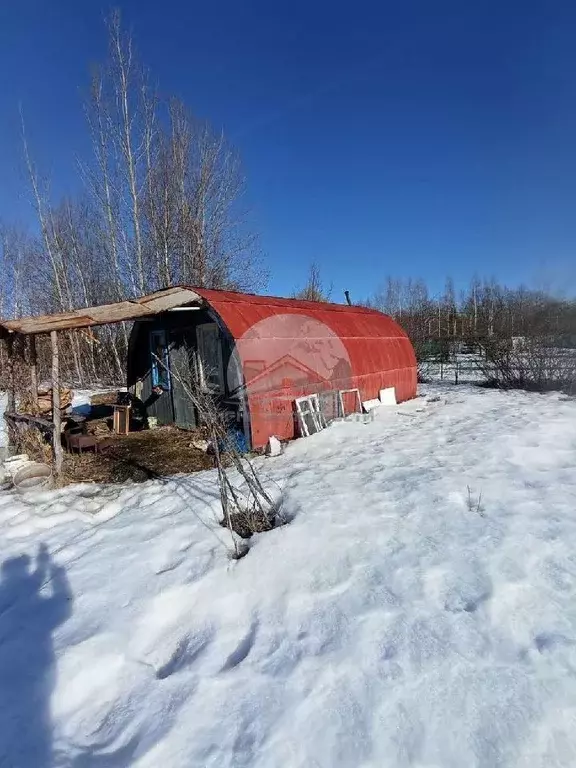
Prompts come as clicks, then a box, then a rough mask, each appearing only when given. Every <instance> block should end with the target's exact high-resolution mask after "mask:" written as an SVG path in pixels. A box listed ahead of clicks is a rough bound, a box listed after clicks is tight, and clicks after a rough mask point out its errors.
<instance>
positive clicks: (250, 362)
mask: <svg viewBox="0 0 576 768" xmlns="http://www.w3.org/2000/svg"><path fill="white" fill-rule="evenodd" d="M192 290H194V291H195V292H196V293H197V294H199V295H200V296H201V297H202V298H203V299H204V300H205V301H206V302H207V304H208V305H209V306H210V307H211V309H212V310H213V312H215V313H216V315H217V316H218V318H219V319H220V322H221V324H222V325H223V326H224V327H225V328H226V329H227V330H228V332H229V333H230V335H231V336H232V338H233V339H234V342H235V347H236V352H237V360H238V361H239V363H240V365H241V368H242V372H243V376H244V384H245V387H246V394H247V401H248V402H247V404H248V408H249V412H250V432H251V442H252V445H253V447H260V446H263V445H264V444H265V443H266V441H267V440H268V437H270V436H271V435H273V434H274V435H276V436H277V437H280V438H283V439H289V438H291V437H294V427H295V422H294V413H293V401H294V398H296V397H300V396H302V395H307V394H312V393H315V392H318V391H319V390H320V391H321V390H331V389H339V390H342V389H353V388H358V389H359V390H360V398H361V400H362V401H365V400H371V399H373V398H377V397H378V395H379V391H380V390H381V389H384V388H386V387H394V389H395V390H396V398H397V400H398V402H401V401H403V400H409V399H410V398H413V397H415V396H416V385H417V365H416V356H415V354H414V349H413V347H412V344H411V342H410V340H409V338H408V336H407V335H406V333H405V332H404V331H403V330H402V328H401V327H400V326H399V325H398V324H397V323H396V322H395V321H394V320H393V319H392V318H391V317H389V316H388V315H385V314H383V313H382V312H378V311H377V310H375V309H368V308H366V307H359V306H348V305H342V304H330V303H319V302H313V301H302V300H299V299H283V298H276V297H271V296H256V295H253V294H244V293H236V292H234V291H219V290H208V289H203V288H194V289H192ZM326 358H328V359H326ZM256 362H257V363H259V365H256ZM279 368H281V369H282V371H281V372H280V373H278V370H279ZM283 373H287V375H286V376H283V375H282V374H283ZM279 377H280V378H279Z"/></svg>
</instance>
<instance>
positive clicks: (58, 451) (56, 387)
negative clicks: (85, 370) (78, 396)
mask: <svg viewBox="0 0 576 768" xmlns="http://www.w3.org/2000/svg"><path fill="white" fill-rule="evenodd" d="M50 341H51V342H52V423H53V424H54V434H53V435H52V446H53V450H54V469H55V471H56V474H57V475H59V474H60V473H61V472H62V428H61V417H60V360H59V357H58V332H57V331H50Z"/></svg>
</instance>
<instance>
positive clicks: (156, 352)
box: [150, 331, 170, 390]
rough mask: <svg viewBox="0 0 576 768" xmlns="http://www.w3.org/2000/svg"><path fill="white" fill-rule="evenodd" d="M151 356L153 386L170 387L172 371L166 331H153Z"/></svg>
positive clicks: (165, 388) (151, 335)
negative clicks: (169, 364) (169, 366)
mask: <svg viewBox="0 0 576 768" xmlns="http://www.w3.org/2000/svg"><path fill="white" fill-rule="evenodd" d="M150 356H151V358H152V361H151V362H152V365H151V368H152V386H153V387H162V389H164V390H169V389H170V371H169V368H168V345H167V344H166V331H151V333H150Z"/></svg>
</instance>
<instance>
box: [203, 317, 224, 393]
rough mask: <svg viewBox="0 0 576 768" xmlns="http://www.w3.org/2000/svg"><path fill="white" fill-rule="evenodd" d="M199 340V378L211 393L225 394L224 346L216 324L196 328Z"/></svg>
mask: <svg viewBox="0 0 576 768" xmlns="http://www.w3.org/2000/svg"><path fill="white" fill-rule="evenodd" d="M196 337H197V339H198V378H199V379H200V386H201V387H202V389H204V390H205V391H209V392H218V393H222V392H224V367H223V365H222V344H221V341H220V332H219V330H218V326H217V325H216V323H203V324H202V325H199V326H198V327H197V328H196Z"/></svg>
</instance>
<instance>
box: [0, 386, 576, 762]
mask: <svg viewBox="0 0 576 768" xmlns="http://www.w3.org/2000/svg"><path fill="white" fill-rule="evenodd" d="M425 392H426V394H427V399H425V400H423V399H420V400H419V401H415V402H413V403H408V404H405V405H403V406H400V407H398V408H391V409H388V410H387V411H386V412H382V409H380V411H379V412H378V413H377V415H376V417H375V419H374V420H373V421H371V422H369V423H367V424H362V423H353V422H350V423H341V424H338V425H335V426H332V427H330V428H329V429H328V430H326V431H324V432H323V433H321V434H318V435H315V436H313V437H311V438H308V439H303V440H299V441H296V442H294V443H292V444H291V445H290V446H289V447H288V450H287V451H286V453H285V454H284V455H283V456H281V457H279V458H276V459H269V460H262V462H261V466H262V467H263V469H264V471H265V472H266V474H267V475H268V476H269V479H270V480H271V481H272V480H276V481H277V482H278V483H279V484H280V485H281V486H282V488H283V492H284V497H285V502H284V506H285V510H286V512H287V514H289V515H290V516H293V519H292V521H291V522H290V524H289V525H286V526H284V527H282V528H278V529H276V530H274V531H272V532H270V533H266V534H262V535H261V536H259V537H256V538H255V540H254V541H253V543H252V547H251V550H250V552H249V554H248V555H247V556H246V557H245V558H244V559H242V560H240V561H237V562H231V561H230V560H229V559H228V557H227V554H226V550H225V544H226V532H225V531H224V530H223V529H221V528H218V527H217V526H216V525H215V522H214V516H215V513H214V510H215V509H216V508H217V507H216V504H217V501H216V489H215V485H214V474H213V473H212V472H206V473H201V474H197V475H193V476H189V477H185V478H180V479H174V480H171V481H167V482H165V483H162V482H159V481H158V482H149V483H146V484H143V485H127V486H122V487H108V488H106V489H100V488H98V487H96V486H75V487H72V488H68V489H66V490H63V491H55V492H51V493H49V494H45V495H44V496H41V497H36V498H33V499H31V500H30V501H28V500H26V501H25V500H24V499H23V498H16V497H14V496H13V495H11V494H6V493H5V494H0V542H1V544H0V546H1V555H2V561H3V563H4V564H3V567H2V581H1V582H0V765H1V766H18V767H20V766H30V768H33V767H34V768H48V767H49V766H55V767H56V766H57V767H58V768H64V766H66V767H68V766H75V768H120V767H124V766H135V767H136V768H158V766H163V767H165V768H190V767H191V766H214V768H216V767H217V768H225V767H226V766H234V767H235V768H239V767H240V766H251V767H252V766H254V768H292V767H294V768H312V767H315V768H318V767H321V768H339V767H341V766H345V767H346V768H349V767H351V768H369V767H370V768H386V767H388V766H389V767H390V768H392V767H394V768H399V767H402V766H417V767H418V768H464V767H466V768H474V767H478V768H481V767H482V768H488V767H490V768H493V767H494V766H515V767H517V768H528V766H530V767H532V768H536V767H540V766H541V767H542V768H544V766H545V767H546V768H551V767H552V766H574V765H576V471H575V464H576V401H574V400H568V399H566V398H563V397H562V396H559V395H550V394H549V395H536V394H525V393H520V392H509V393H504V392H498V391H490V390H482V389H472V388H468V387H465V386H459V387H453V386H452V387H450V386H448V387H435V386H431V387H428V388H427V389H426V390H425ZM436 398H438V399H436ZM420 409H422V410H420ZM17 558H18V559H17ZM26 558H29V559H28V560H27V559H26Z"/></svg>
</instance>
